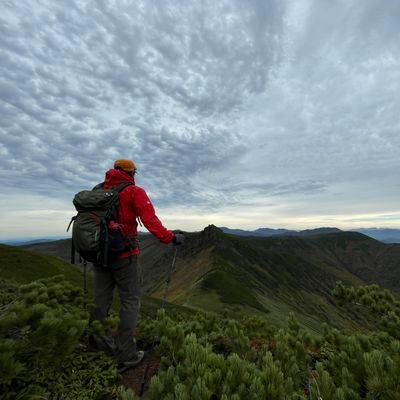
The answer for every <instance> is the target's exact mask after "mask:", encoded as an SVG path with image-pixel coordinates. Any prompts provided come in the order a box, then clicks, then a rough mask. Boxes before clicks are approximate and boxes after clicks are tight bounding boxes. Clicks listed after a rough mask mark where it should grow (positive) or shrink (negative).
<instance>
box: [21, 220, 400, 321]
mask: <svg viewBox="0 0 400 400" xmlns="http://www.w3.org/2000/svg"><path fill="white" fill-rule="evenodd" d="M186 238H187V239H186V242H185V245H184V246H182V247H180V248H178V257H177V263H176V269H175V271H174V274H173V277H172V281H171V283H170V288H169V294H168V301H170V302H173V303H176V304H179V305H183V306H188V307H190V308H195V309H205V310H209V311H215V312H227V313H230V314H232V315H234V316H240V315H243V314H249V313H254V314H260V313H261V314H263V315H268V316H269V318H270V319H271V321H273V322H274V323H277V324H279V323H280V322H282V321H283V320H285V318H286V317H285V316H287V314H288V312H289V311H294V312H295V313H296V315H297V316H298V318H299V319H300V321H301V322H302V324H303V325H304V326H308V327H309V328H311V329H319V328H320V326H321V325H320V324H321V321H326V322H329V323H330V324H332V325H334V326H337V327H349V328H351V327H353V328H354V327H357V326H361V325H362V323H363V322H362V321H358V320H357V319H356V318H357V317H356V316H354V315H352V314H346V313H344V311H343V309H338V308H337V306H336V303H335V299H334V298H333V296H332V289H333V288H334V286H335V283H336V281H338V280H341V281H342V282H344V283H345V284H348V285H356V286H357V285H363V284H370V283H378V284H380V285H382V286H384V287H387V288H389V289H391V290H393V291H397V292H400V268H399V266H400V245H397V244H384V243H381V242H379V241H377V240H374V239H372V238H370V237H368V236H365V235H364V234H361V233H357V232H342V231H340V230H338V229H336V228H321V229H318V230H311V231H303V233H302V234H299V232H297V234H296V235H289V234H284V235H282V234H281V235H273V236H271V235H270V236H269V237H265V236H264V237H263V236H261V235H259V236H256V235H252V236H248V235H242V236H239V235H237V234H236V235H232V234H226V233H224V232H223V231H222V230H221V229H218V228H217V227H215V226H213V225H211V226H209V227H207V228H205V229H204V230H203V231H201V232H195V233H187V234H186ZM140 242H141V255H140V264H141V266H142V270H143V276H144V287H145V291H146V292H147V294H150V295H151V296H153V297H156V298H162V296H163V293H164V282H165V276H166V272H167V270H168V268H169V266H170V265H171V262H172V258H173V254H174V247H172V246H165V245H161V244H160V243H159V242H158V241H157V240H156V239H155V238H154V237H152V236H151V235H146V236H143V237H142V238H141V240H140ZM24 249H25V250H31V251H34V252H39V253H45V254H51V255H58V257H60V258H63V259H65V260H69V252H70V240H69V239H67V240H60V241H55V242H49V243H38V244H31V245H29V246H24ZM358 324H361V325H358Z"/></svg>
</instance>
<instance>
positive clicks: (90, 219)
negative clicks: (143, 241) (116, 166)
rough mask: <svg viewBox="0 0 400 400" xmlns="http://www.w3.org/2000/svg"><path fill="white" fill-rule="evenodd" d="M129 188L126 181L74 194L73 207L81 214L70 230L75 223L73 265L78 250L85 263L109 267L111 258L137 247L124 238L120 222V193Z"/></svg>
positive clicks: (73, 219)
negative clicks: (108, 187) (109, 187)
mask: <svg viewBox="0 0 400 400" xmlns="http://www.w3.org/2000/svg"><path fill="white" fill-rule="evenodd" d="M130 185H133V183H130V182H124V183H121V184H120V185H118V186H116V187H115V188H111V189H109V190H103V188H102V185H97V186H96V187H95V188H94V189H93V190H84V191H82V192H79V193H77V194H76V195H75V197H74V200H73V204H74V206H75V208H76V210H77V211H78V214H76V215H75V216H74V217H72V219H71V221H70V223H69V225H68V229H67V231H68V230H69V228H70V226H71V224H72V223H73V224H74V225H73V228H72V248H71V263H72V264H74V262H75V251H76V252H78V253H79V255H80V256H81V257H82V258H83V259H84V260H85V261H89V262H93V263H96V264H97V265H101V266H104V267H106V266H107V264H108V261H109V259H110V258H113V257H115V256H116V255H118V254H119V253H121V252H123V251H126V250H129V249H132V248H134V247H135V245H134V242H133V241H132V239H131V238H129V237H126V236H124V234H123V232H122V226H121V225H120V224H119V223H118V203H119V194H120V193H121V191H122V190H124V189H125V188H126V187H128V186H130Z"/></svg>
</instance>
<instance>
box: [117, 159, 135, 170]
mask: <svg viewBox="0 0 400 400" xmlns="http://www.w3.org/2000/svg"><path fill="white" fill-rule="evenodd" d="M114 168H121V169H123V170H124V171H126V172H132V171H134V170H135V169H136V165H135V163H134V162H133V161H131V160H117V161H115V162H114Z"/></svg>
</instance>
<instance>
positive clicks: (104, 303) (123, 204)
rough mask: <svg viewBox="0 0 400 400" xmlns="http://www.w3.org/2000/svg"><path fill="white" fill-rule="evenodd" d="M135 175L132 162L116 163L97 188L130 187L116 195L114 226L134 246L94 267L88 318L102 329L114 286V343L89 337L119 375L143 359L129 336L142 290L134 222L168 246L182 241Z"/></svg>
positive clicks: (136, 317)
mask: <svg viewBox="0 0 400 400" xmlns="http://www.w3.org/2000/svg"><path fill="white" fill-rule="evenodd" d="M135 174H136V165H135V163H134V162H133V161H131V160H125V159H121V160H116V161H115V162H114V168H113V169H110V170H108V171H107V172H106V174H105V180H104V183H102V184H100V185H98V186H97V187H102V188H103V189H104V190H109V189H110V188H114V187H116V186H118V185H120V184H121V183H125V182H128V183H131V185H129V186H127V187H125V188H124V189H123V190H122V191H121V192H120V194H119V206H118V221H117V223H118V224H119V226H120V227H121V229H122V232H123V235H124V236H125V237H126V238H127V240H128V241H129V242H130V243H134V245H133V246H131V247H130V248H129V249H127V250H126V251H123V252H121V253H119V254H117V255H116V256H114V257H113V258H112V259H111V260H109V263H108V266H107V267H103V266H100V265H96V264H94V272H95V294H94V302H95V310H94V311H93V313H92V314H91V318H90V319H91V322H93V321H95V320H98V321H100V323H101V324H102V325H104V321H105V319H106V317H107V315H108V312H109V310H110V307H111V304H112V299H113V292H114V288H115V286H116V287H117V290H118V293H119V298H120V323H119V328H118V335H117V337H116V338H115V340H114V339H113V338H112V337H111V335H106V336H105V337H103V338H100V339H99V338H96V337H93V336H91V337H90V340H91V344H92V345H93V346H94V347H97V348H98V349H102V350H106V351H108V352H109V353H112V354H113V355H114V356H115V358H116V360H117V363H118V369H119V371H120V372H122V371H124V370H126V369H128V368H132V367H134V366H136V365H138V364H139V363H140V362H141V361H142V359H143V357H144V352H143V351H137V349H136V340H135V338H134V336H133V331H134V329H135V327H136V323H137V319H138V314H139V309H140V294H141V286H142V273H141V270H140V265H139V263H138V259H137V257H138V254H139V248H138V246H137V244H135V243H137V235H138V232H137V227H138V223H137V220H139V221H141V222H142V223H143V225H144V226H145V227H146V228H147V229H148V230H149V232H150V233H152V234H153V235H154V236H155V237H157V238H158V239H159V241H160V242H161V243H164V244H169V243H171V242H172V243H174V244H175V245H180V244H183V242H184V239H185V237H184V235H183V234H181V233H177V234H174V233H173V232H171V231H169V230H168V229H166V228H165V227H164V226H163V224H162V223H161V221H160V220H159V219H158V217H157V215H156V213H155V210H154V207H153V205H152V204H151V202H150V199H149V197H148V196H147V194H146V192H145V191H144V190H143V189H142V188H141V187H139V186H136V185H135ZM93 342H94V343H93Z"/></svg>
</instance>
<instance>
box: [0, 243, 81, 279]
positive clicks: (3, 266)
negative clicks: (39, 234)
mask: <svg viewBox="0 0 400 400" xmlns="http://www.w3.org/2000/svg"><path fill="white" fill-rule="evenodd" d="M60 274H62V275H64V277H65V278H66V279H67V280H68V281H69V282H71V283H73V284H75V285H78V286H81V285H82V279H83V278H82V271H81V270H80V268H79V267H75V266H73V265H71V264H68V263H67V262H65V261H62V260H60V259H59V258H56V257H53V256H49V255H45V254H36V253H33V252H31V251H28V250H23V249H20V248H18V247H11V246H6V245H0V278H2V279H7V280H13V281H15V282H18V283H28V282H31V281H33V280H36V279H41V278H47V277H50V276H54V275H60Z"/></svg>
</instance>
